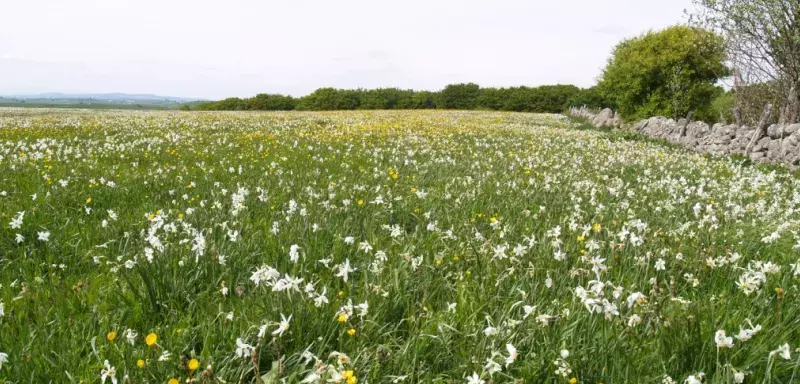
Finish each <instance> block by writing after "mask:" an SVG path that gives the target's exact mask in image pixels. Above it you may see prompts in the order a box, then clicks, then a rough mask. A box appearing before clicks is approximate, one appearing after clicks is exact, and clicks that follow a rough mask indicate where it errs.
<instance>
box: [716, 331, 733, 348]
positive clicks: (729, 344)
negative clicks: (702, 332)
mask: <svg viewBox="0 0 800 384" xmlns="http://www.w3.org/2000/svg"><path fill="white" fill-rule="evenodd" d="M714 342H715V343H717V349H719V348H733V338H732V337H728V336H727V335H726V334H725V331H724V330H722V329H720V330H718V331H717V333H716V334H715V335H714Z"/></svg>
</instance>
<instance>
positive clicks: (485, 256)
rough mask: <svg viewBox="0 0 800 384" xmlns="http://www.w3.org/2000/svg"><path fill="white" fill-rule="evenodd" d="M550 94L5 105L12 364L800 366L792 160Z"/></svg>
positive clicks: (799, 205)
mask: <svg viewBox="0 0 800 384" xmlns="http://www.w3.org/2000/svg"><path fill="white" fill-rule="evenodd" d="M579 128H581V127H579V124H578V123H576V122H574V121H571V120H569V119H567V118H566V117H564V116H561V115H549V114H525V113H503V112H454V111H363V112H360V111H349V112H275V113H262V112H254V113H245V112H164V111H161V112H158V111H153V112H136V111H128V112H121V111H79V110H74V111H58V110H26V109H2V110H0V208H2V209H0V382H3V381H5V382H8V383H49V382H52V383H114V384H117V383H165V384H177V383H347V384H354V383H469V384H489V383H565V384H566V383H571V384H575V383H606V384H613V383H654V384H673V383H689V384H698V383H793V382H800V372H798V371H800V351H798V350H797V348H799V347H800V303H799V302H798V296H799V295H800V290H799V289H798V288H799V286H798V282H800V261H799V260H800V233H799V232H798V231H800V181H799V179H798V178H796V176H795V175H794V174H793V173H792V172H790V171H789V170H786V169H783V168H778V167H773V168H767V167H762V166H758V167H757V166H753V165H749V164H743V163H742V162H741V161H737V160H735V159H731V158H722V157H721V158H715V157H709V156H704V155H700V154H696V153H691V152H687V151H685V150H682V149H678V148H674V147H671V146H669V145H665V144H662V143H657V142H651V141H646V140H639V139H636V138H630V137H628V136H626V135H623V134H620V133H618V132H600V131H596V130H587V129H579Z"/></svg>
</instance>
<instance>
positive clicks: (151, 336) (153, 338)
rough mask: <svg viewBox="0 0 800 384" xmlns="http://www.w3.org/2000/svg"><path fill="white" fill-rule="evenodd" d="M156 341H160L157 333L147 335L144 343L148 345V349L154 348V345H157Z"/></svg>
mask: <svg viewBox="0 0 800 384" xmlns="http://www.w3.org/2000/svg"><path fill="white" fill-rule="evenodd" d="M156 341H158V335H156V334H155V333H150V334H148V335H147V337H145V338H144V342H145V343H147V346H148V347H152V346H153V345H155V344H156Z"/></svg>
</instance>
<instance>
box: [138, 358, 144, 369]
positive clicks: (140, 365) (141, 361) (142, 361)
mask: <svg viewBox="0 0 800 384" xmlns="http://www.w3.org/2000/svg"><path fill="white" fill-rule="evenodd" d="M136 366H137V367H139V368H143V367H144V360H142V359H139V360H136Z"/></svg>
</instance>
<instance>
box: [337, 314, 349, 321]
mask: <svg viewBox="0 0 800 384" xmlns="http://www.w3.org/2000/svg"><path fill="white" fill-rule="evenodd" d="M347 318H348V316H347V314H346V313H342V314H341V315H339V317H337V318H336V321H338V322H340V323H344V322H345V321H347Z"/></svg>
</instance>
